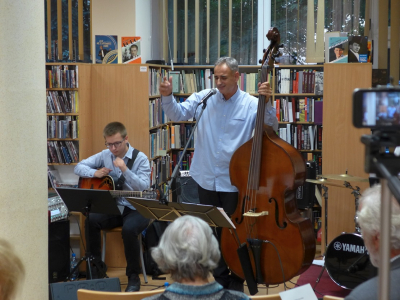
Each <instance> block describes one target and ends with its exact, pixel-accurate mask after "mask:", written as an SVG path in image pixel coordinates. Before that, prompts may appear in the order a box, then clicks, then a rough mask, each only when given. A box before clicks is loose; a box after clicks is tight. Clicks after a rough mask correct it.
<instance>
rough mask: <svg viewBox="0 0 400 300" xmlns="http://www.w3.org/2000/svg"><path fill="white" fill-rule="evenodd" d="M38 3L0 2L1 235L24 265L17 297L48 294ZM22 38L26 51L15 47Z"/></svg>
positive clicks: (41, 299)
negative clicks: (25, 52)
mask: <svg viewBox="0 0 400 300" xmlns="http://www.w3.org/2000/svg"><path fill="white" fill-rule="evenodd" d="M43 8H44V6H43V1H31V0H19V1H0V39H1V41H2V44H3V45H8V46H6V47H2V53H1V55H0V111H1V118H0V132H1V140H2V143H0V155H1V157H0V158H1V169H2V172H0V183H1V187H2V191H1V194H0V228H1V230H0V238H3V239H6V240H8V241H9V242H10V243H11V244H12V245H13V246H14V249H15V254H17V255H18V256H19V257H21V260H22V263H23V265H24V266H25V271H26V276H25V280H24V282H20V283H21V287H20V288H19V289H18V292H19V297H17V298H16V299H32V300H46V299H48V246H47V245H48V217H47V215H48V213H47V212H48V210H47V171H46V165H47V151H46V147H47V143H46V141H47V136H46V133H47V132H46V101H45V99H46V83H45V69H44V66H45V48H44V45H45V39H44V30H43V29H44V28H43V25H44V23H43V20H44V9H43ZM21 41H23V44H24V45H29V55H21V51H18V49H19V48H21V47H18V46H17V45H21ZM11 45H13V46H11ZM0 271H1V270H0Z"/></svg>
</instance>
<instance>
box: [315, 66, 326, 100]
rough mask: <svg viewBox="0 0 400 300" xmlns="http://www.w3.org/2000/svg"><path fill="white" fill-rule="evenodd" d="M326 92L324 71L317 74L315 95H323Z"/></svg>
mask: <svg viewBox="0 0 400 300" xmlns="http://www.w3.org/2000/svg"><path fill="white" fill-rule="evenodd" d="M323 92H324V71H316V72H315V85H314V94H315V95H322V94H323Z"/></svg>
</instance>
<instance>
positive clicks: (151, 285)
mask: <svg viewBox="0 0 400 300" xmlns="http://www.w3.org/2000/svg"><path fill="white" fill-rule="evenodd" d="M315 257H316V259H318V258H321V246H320V245H317V249H316V255H315ZM107 275H108V277H118V278H119V280H120V282H121V291H125V288H126V285H127V283H128V278H127V277H126V275H125V268H109V270H108V271H107ZM160 277H166V279H165V280H153V279H152V276H151V275H148V276H147V279H148V283H145V282H144V278H143V275H142V274H140V282H141V289H140V290H141V291H149V290H154V289H163V288H164V284H165V282H168V283H169V284H171V283H172V281H171V279H170V276H169V275H168V274H166V275H162V276H160ZM298 277H299V276H297V277H294V278H292V279H291V280H290V281H288V282H286V287H287V288H289V289H290V288H294V287H295V284H296V282H297V279H298ZM209 280H210V281H212V280H213V278H212V276H211V275H210V278H209ZM284 290H285V288H284V285H283V284H280V285H278V286H273V287H269V288H267V287H266V286H265V285H259V286H258V294H257V295H266V294H277V293H279V292H282V291H284ZM244 292H245V294H247V295H250V293H249V290H248V288H247V286H246V285H245V287H244Z"/></svg>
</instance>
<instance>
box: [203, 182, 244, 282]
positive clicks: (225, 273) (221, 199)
mask: <svg viewBox="0 0 400 300" xmlns="http://www.w3.org/2000/svg"><path fill="white" fill-rule="evenodd" d="M198 191H199V198H200V203H201V204H206V205H214V206H217V207H222V208H223V209H224V210H225V212H226V213H227V214H228V216H231V215H232V214H233V213H234V212H235V210H236V206H237V203H238V197H239V193H238V192H216V191H209V190H206V189H203V188H202V187H201V186H200V185H199V186H198ZM212 229H213V232H214V235H215V236H216V238H217V240H218V243H219V245H220V250H221V232H222V228H220V227H217V228H215V227H213V228H212ZM213 275H214V278H215V280H216V281H217V282H218V283H219V284H220V285H222V286H223V287H224V288H230V287H231V286H232V282H234V281H236V282H237V281H240V282H242V283H243V280H242V279H241V278H239V277H237V276H236V275H234V274H230V271H229V269H228V266H227V265H226V263H225V260H224V258H223V257H222V253H221V258H220V260H219V263H218V267H217V268H216V269H214V270H213Z"/></svg>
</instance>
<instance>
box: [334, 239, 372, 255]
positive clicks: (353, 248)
mask: <svg viewBox="0 0 400 300" xmlns="http://www.w3.org/2000/svg"><path fill="white" fill-rule="evenodd" d="M333 248H335V250H337V251H340V250H342V251H346V252H353V253H364V252H365V251H366V249H365V246H361V245H352V244H346V243H340V242H335V243H334V244H333Z"/></svg>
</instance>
